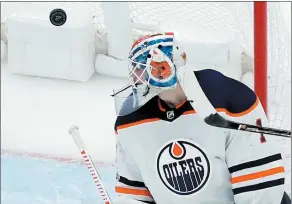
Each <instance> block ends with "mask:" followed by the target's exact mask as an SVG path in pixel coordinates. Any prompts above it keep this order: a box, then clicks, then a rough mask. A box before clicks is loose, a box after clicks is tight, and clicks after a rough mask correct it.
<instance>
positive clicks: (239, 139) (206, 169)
mask: <svg viewBox="0 0 292 204" xmlns="http://www.w3.org/2000/svg"><path fill="white" fill-rule="evenodd" d="M195 74H196V77H197V79H198V81H199V84H200V86H201V88H202V90H203V91H204V93H205V94H206V96H207V98H208V99H209V101H210V102H211V103H212V105H213V106H214V107H215V108H216V110H217V111H218V113H220V114H221V115H223V116H224V117H226V118H228V119H231V120H233V121H240V122H244V123H248V124H257V125H261V124H262V125H263V126H268V123H267V119H266V117H265V114H264V111H263V109H262V106H261V104H260V102H259V100H258V98H257V97H256V95H255V94H254V92H253V91H252V90H250V89H249V88H248V87H247V86H245V85H244V84H242V83H240V82H238V81H236V80H233V79H231V78H228V77H226V76H224V75H222V74H221V73H219V72H217V71H214V70H203V71H198V72H195ZM115 130H116V134H117V135H116V137H117V160H116V162H117V184H116V193H117V194H118V195H119V196H121V198H122V199H123V200H124V201H125V202H124V203H127V200H128V201H129V203H131V201H133V200H135V201H137V203H139V202H140V203H141V204H142V203H157V204H191V203H192V204H233V203H236V204H260V203H261V204H262V203H263V204H270V203H271V204H280V203H281V200H282V197H283V193H284V171H285V169H284V166H283V161H282V157H281V153H280V149H279V147H278V146H277V143H276V142H275V141H276V138H275V137H274V136H268V135H260V134H257V133H247V132H242V131H235V130H228V129H223V128H217V127H212V126H209V125H207V124H206V123H205V122H204V120H203V119H202V118H200V117H199V116H198V115H197V114H196V110H194V109H193V108H192V106H191V105H190V103H189V102H188V101H185V102H184V103H182V104H181V105H179V106H177V107H176V108H170V107H168V106H167V105H166V104H165V103H164V102H163V101H162V100H160V99H159V97H155V98H153V99H152V100H150V101H149V102H148V103H147V104H145V105H144V106H143V107H142V108H140V109H139V110H137V111H136V112H134V113H131V114H129V115H126V116H119V117H118V118H117V120H116V124H115Z"/></svg>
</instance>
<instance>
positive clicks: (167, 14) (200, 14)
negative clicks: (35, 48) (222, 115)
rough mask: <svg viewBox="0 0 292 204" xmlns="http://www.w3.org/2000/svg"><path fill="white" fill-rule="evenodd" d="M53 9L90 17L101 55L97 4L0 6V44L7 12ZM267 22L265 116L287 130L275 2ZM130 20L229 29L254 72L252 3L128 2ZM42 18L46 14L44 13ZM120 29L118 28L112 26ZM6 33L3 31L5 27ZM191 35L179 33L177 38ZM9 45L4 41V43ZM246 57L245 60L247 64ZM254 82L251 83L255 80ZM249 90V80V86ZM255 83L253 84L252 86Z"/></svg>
mask: <svg viewBox="0 0 292 204" xmlns="http://www.w3.org/2000/svg"><path fill="white" fill-rule="evenodd" d="M54 8H63V9H64V10H66V9H75V10H76V11H78V12H77V13H76V15H85V14H88V15H91V16H92V17H93V18H92V19H93V22H94V23H95V26H96V30H97V35H96V51H97V52H98V53H103V54H105V53H107V32H106V25H105V23H104V13H103V10H102V7H101V3H100V2H86V3H80V2H78V3H77V2H74V3H73V2H70V3H61V2H57V3H56V2H54V3H53V2H45V3H35V2H34V3H32V2H29V3H24V2H22V3H20V2H17V3H16V2H13V3H12V2H11V3H1V19H2V21H1V40H3V41H6V42H7V27H6V24H5V20H6V18H7V17H9V15H11V14H20V15H25V14H27V13H28V12H31V11H34V13H35V15H39V14H40V15H43V13H44V11H46V12H47V10H48V9H49V10H52V9H54ZM267 8H268V12H267V21H268V44H267V48H268V53H267V55H268V66H267V70H268V71H267V76H268V87H267V90H260V91H263V92H265V91H267V92H268V99H267V104H268V115H269V119H270V122H271V125H272V126H273V127H276V128H285V129H291V80H290V77H291V33H290V30H289V28H288V27H287V25H286V23H285V19H284V18H285V17H284V16H283V15H282V11H281V8H280V3H278V2H269V3H268V7H267ZM129 9H130V17H131V20H132V22H133V23H135V22H136V23H142V24H149V25H158V26H161V25H162V26H164V27H165V28H167V27H170V28H171V27H176V26H177V25H180V26H184V25H185V26H186V27H188V29H192V28H194V27H202V28H233V29H236V30H238V31H239V33H240V42H239V43H240V45H241V46H242V50H243V52H242V53H243V62H242V64H243V74H245V73H246V72H254V69H256V68H254V67H253V59H254V43H257V42H255V40H254V22H253V19H254V12H253V11H254V5H253V3H252V2H187V3H186V2H130V3H129ZM46 15H47V13H46ZM117 26H121V29H122V25H117ZM8 29H9V28H8ZM150 32H153V31H147V30H145V29H143V30H142V29H137V28H133V33H132V34H133V40H135V39H136V38H137V37H138V36H139V35H141V34H145V33H150ZM191 37H192V36H189V35H188V34H184V36H183V38H185V39H191ZM8 43H9V42H8ZM248 59H249V60H248ZM260 80H262V79H261V78H256V79H255V81H260ZM249 83H251V84H249V85H250V86H253V85H252V84H253V82H249ZM255 83H257V82H255Z"/></svg>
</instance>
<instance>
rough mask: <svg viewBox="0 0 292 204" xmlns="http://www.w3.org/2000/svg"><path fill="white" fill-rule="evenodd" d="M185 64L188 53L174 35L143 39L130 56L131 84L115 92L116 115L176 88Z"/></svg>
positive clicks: (146, 36)
mask: <svg viewBox="0 0 292 204" xmlns="http://www.w3.org/2000/svg"><path fill="white" fill-rule="evenodd" d="M185 65H186V54H185V52H182V51H181V50H180V48H179V46H178V45H177V43H176V42H175V40H174V34H173V33H158V34H154V35H145V36H142V37H140V38H139V39H138V40H137V41H136V42H135V43H134V44H133V46H132V48H131V50H130V53H129V83H128V84H127V85H126V86H125V87H124V88H122V89H120V90H117V91H114V94H113V96H114V98H115V106H116V113H117V115H120V116H121V115H127V114H130V113H132V112H134V111H136V110H138V109H139V108H140V107H142V106H143V105H144V104H145V103H147V102H148V101H149V100H150V99H151V98H153V97H155V96H156V95H158V94H159V93H161V92H162V91H164V90H166V89H173V88H175V87H176V86H177V83H178V76H177V69H180V68H181V67H183V66H185Z"/></svg>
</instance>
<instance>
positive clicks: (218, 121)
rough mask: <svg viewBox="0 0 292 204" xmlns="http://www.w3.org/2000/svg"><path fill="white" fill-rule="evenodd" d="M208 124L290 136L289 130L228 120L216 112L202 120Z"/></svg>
mask: <svg viewBox="0 0 292 204" xmlns="http://www.w3.org/2000/svg"><path fill="white" fill-rule="evenodd" d="M204 121H205V122H206V123H207V124H208V125H211V126H215V127H221V128H228V129H233V130H242V131H248V132H256V133H261V134H269V135H275V136H279V137H287V138H291V131H289V130H279V129H274V128H267V127H259V126H255V125H249V124H244V123H237V122H233V121H230V120H226V119H225V118H223V117H222V116H221V115H219V114H218V113H215V114H211V115H210V116H208V117H206V118H205V120H204Z"/></svg>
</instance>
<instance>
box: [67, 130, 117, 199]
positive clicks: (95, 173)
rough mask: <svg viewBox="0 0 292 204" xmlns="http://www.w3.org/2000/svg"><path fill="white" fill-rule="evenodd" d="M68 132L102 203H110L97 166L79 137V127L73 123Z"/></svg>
mask: <svg viewBox="0 0 292 204" xmlns="http://www.w3.org/2000/svg"><path fill="white" fill-rule="evenodd" d="M68 132H69V133H70V135H72V137H73V139H74V141H75V144H76V145H77V147H78V149H79V151H80V153H81V156H82V158H83V160H84V162H85V164H86V166H87V168H88V170H89V172H90V175H91V177H92V179H93V181H94V183H95V185H96V187H97V189H98V190H99V192H100V195H101V197H102V199H103V201H104V204H111V203H112V202H111V200H110V197H109V195H108V193H107V191H106V190H105V188H104V186H103V184H102V182H101V178H100V176H99V174H98V171H97V168H96V167H95V165H94V164H93V162H92V160H91V158H90V156H89V154H88V153H87V151H86V149H85V145H84V143H83V140H82V139H81V137H80V131H79V127H78V126H76V125H73V126H71V127H70V128H69V130H68Z"/></svg>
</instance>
